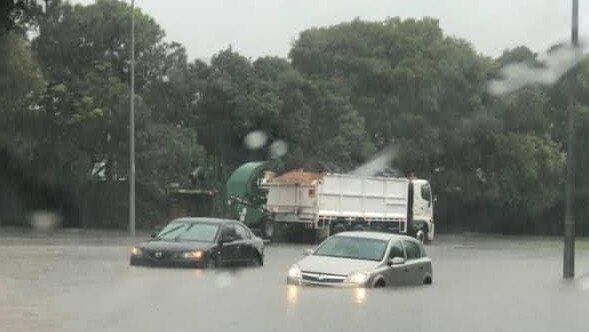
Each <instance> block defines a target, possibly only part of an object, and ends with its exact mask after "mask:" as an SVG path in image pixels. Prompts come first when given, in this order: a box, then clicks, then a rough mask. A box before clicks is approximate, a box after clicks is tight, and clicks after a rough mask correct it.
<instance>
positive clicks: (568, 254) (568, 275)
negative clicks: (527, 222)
mask: <svg viewBox="0 0 589 332" xmlns="http://www.w3.org/2000/svg"><path fill="white" fill-rule="evenodd" d="M571 43H572V47H573V48H577V47H579V0H573V15H572V29H571ZM569 82H572V79H571V80H569ZM568 89H569V107H568V112H567V133H568V141H567V175H566V197H565V212H564V260H563V278H565V279H572V278H574V277H575V219H574V209H573V202H574V199H575V198H574V196H575V170H574V164H575V156H574V148H573V143H574V139H575V122H574V118H575V104H576V103H575V100H574V96H573V91H571V90H572V89H573V86H572V84H570V85H569V87H568Z"/></svg>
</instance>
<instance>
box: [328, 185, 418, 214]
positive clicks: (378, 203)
mask: <svg viewBox="0 0 589 332" xmlns="http://www.w3.org/2000/svg"><path fill="white" fill-rule="evenodd" d="M408 186H409V181H408V180H407V179H399V178H384V177H383V178H370V177H358V176H353V175H340V174H328V175H325V176H324V177H323V181H322V183H321V185H320V190H319V202H318V215H319V218H322V217H331V218H332V217H340V218H363V219H365V220H388V219H406V218H407V201H408V197H407V195H408Z"/></svg>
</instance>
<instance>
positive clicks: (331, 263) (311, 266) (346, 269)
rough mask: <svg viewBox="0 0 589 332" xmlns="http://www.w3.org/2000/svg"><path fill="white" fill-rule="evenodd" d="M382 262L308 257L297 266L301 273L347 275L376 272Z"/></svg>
mask: <svg viewBox="0 0 589 332" xmlns="http://www.w3.org/2000/svg"><path fill="white" fill-rule="evenodd" d="M379 264H380V262H375V261H365V260H359V259H350V258H338V257H327V256H314V255H311V256H307V257H305V258H303V259H301V260H300V261H299V262H298V263H297V265H298V266H299V268H300V269H301V271H306V272H318V273H329V274H341V275H347V274H350V273H352V272H357V271H371V270H374V269H375V268H376V267H378V265H379Z"/></svg>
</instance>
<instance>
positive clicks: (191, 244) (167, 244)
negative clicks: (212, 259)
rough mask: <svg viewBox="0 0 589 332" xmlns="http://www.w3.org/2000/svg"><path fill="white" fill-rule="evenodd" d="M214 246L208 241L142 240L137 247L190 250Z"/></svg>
mask: <svg viewBox="0 0 589 332" xmlns="http://www.w3.org/2000/svg"><path fill="white" fill-rule="evenodd" d="M214 246H215V244H214V243H210V242H197V241H184V242H182V241H178V242H175V241H159V240H154V241H149V242H143V243H141V244H140V245H139V246H138V247H139V248H141V249H146V250H162V251H190V250H209V249H211V248H213V247H214Z"/></svg>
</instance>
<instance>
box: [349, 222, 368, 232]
mask: <svg viewBox="0 0 589 332" xmlns="http://www.w3.org/2000/svg"><path fill="white" fill-rule="evenodd" d="M352 229H353V230H355V231H357V232H362V231H365V230H366V228H365V227H364V225H360V224H358V225H356V226H354V227H353V228H352Z"/></svg>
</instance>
